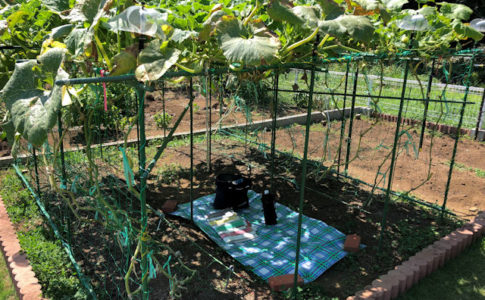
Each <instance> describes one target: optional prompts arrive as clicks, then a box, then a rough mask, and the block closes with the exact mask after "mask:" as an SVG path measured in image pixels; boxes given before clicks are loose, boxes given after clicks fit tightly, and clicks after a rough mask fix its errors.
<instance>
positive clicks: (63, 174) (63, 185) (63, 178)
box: [57, 109, 67, 189]
mask: <svg viewBox="0 0 485 300" xmlns="http://www.w3.org/2000/svg"><path fill="white" fill-rule="evenodd" d="M57 132H58V133H59V148H60V151H61V189H66V188H67V176H66V161H65V159H64V141H63V138H62V111H61V109H59V111H58V112H57Z"/></svg>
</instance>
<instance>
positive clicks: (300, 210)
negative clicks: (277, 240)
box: [293, 35, 320, 299]
mask: <svg viewBox="0 0 485 300" xmlns="http://www.w3.org/2000/svg"><path fill="white" fill-rule="evenodd" d="M319 40H320V36H319V35H317V38H316V40H315V43H314V44H313V53H312V69H311V77H310V90H309V94H308V109H307V115H306V128H305V144H304V149H303V160H302V162H301V164H302V171H301V184H300V203H299V207H298V233H297V238H296V251H295V252H296V256H295V272H294V279H293V297H294V298H295V299H296V298H297V293H298V290H297V283H298V265H299V263H300V247H301V225H302V221H303V201H304V198H305V183H306V172H307V158H308V141H309V140H310V125H311V116H312V106H313V89H314V86H315V64H316V61H317V45H318V43H319Z"/></svg>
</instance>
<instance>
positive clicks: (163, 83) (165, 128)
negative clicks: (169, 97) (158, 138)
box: [162, 81, 168, 138]
mask: <svg viewBox="0 0 485 300" xmlns="http://www.w3.org/2000/svg"><path fill="white" fill-rule="evenodd" d="M162 113H163V124H165V125H168V124H167V122H166V121H167V114H166V111H165V81H162ZM166 137H167V126H163V138H166Z"/></svg>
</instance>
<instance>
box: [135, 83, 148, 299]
mask: <svg viewBox="0 0 485 300" xmlns="http://www.w3.org/2000/svg"><path fill="white" fill-rule="evenodd" d="M136 96H137V99H138V100H139V101H138V124H139V128H140V140H139V141H140V144H139V147H138V151H139V153H138V156H139V158H140V160H139V161H138V168H139V174H140V226H141V231H140V239H141V241H140V243H141V252H140V253H141V273H142V274H141V277H142V299H143V300H145V299H148V296H149V291H148V274H147V273H148V271H149V268H148V259H147V254H148V253H147V249H146V242H145V232H146V228H147V212H146V187H147V176H148V174H147V172H145V168H146V149H145V146H146V141H147V140H146V134H145V87H144V86H137V87H136Z"/></svg>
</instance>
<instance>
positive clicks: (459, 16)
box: [438, 2, 473, 21]
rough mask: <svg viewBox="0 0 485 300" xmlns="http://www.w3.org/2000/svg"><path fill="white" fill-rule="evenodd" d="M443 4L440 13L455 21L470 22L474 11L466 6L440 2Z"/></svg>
mask: <svg viewBox="0 0 485 300" xmlns="http://www.w3.org/2000/svg"><path fill="white" fill-rule="evenodd" d="M438 4H441V9H440V12H441V13H442V14H443V15H445V16H446V17H448V18H450V19H454V20H463V21H465V20H468V18H470V16H471V15H472V14H473V10H472V9H471V8H469V7H468V6H466V5H463V4H456V3H447V2H440V3H438Z"/></svg>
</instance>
